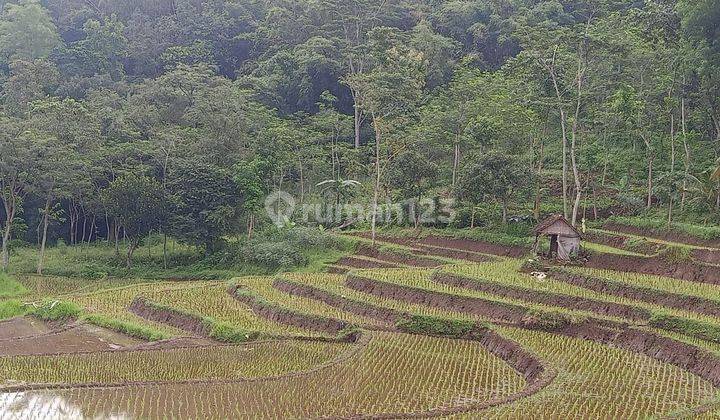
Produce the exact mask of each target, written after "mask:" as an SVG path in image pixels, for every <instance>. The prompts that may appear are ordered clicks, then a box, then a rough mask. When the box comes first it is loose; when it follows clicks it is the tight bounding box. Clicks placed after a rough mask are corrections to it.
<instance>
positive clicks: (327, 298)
mask: <svg viewBox="0 0 720 420" xmlns="http://www.w3.org/2000/svg"><path fill="white" fill-rule="evenodd" d="M273 287H274V288H276V289H278V290H281V291H283V292H285V293H288V294H291V295H293V296H301V297H304V298H308V299H313V300H316V301H319V302H323V303H325V304H327V305H330V306H332V307H335V308H338V309H341V310H343V311H345V312H350V313H352V314H355V315H359V316H364V317H367V318H370V319H374V320H377V321H380V322H382V323H384V324H390V325H394V324H395V323H397V322H398V321H399V320H400V319H402V318H403V317H405V316H407V314H405V313H402V312H400V311H395V310H392V309H388V308H382V307H379V306H373V305H370V304H368V303H366V302H360V301H356V300H352V299H348V298H346V297H342V296H338V295H335V294H333V293H330V292H327V291H325V290H322V289H318V288H315V287H312V286H308V285H305V284H299V283H295V282H292V281H288V280H282V279H278V280H275V281H274V282H273Z"/></svg>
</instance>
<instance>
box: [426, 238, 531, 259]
mask: <svg viewBox="0 0 720 420" xmlns="http://www.w3.org/2000/svg"><path fill="white" fill-rule="evenodd" d="M419 243H421V244H424V245H431V246H437V247H442V248H450V249H459V250H463V251H471V252H479V253H481V254H490V255H497V256H500V257H511V258H522V257H524V256H526V255H527V254H528V253H529V252H530V249H529V248H523V247H518V246H504V245H498V244H493V243H490V242H480V241H474V240H471V239H454V238H446V237H442V236H428V237H425V238H422V239H420V240H419Z"/></svg>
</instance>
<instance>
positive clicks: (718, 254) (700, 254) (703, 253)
mask: <svg viewBox="0 0 720 420" xmlns="http://www.w3.org/2000/svg"><path fill="white" fill-rule="evenodd" d="M690 255H691V256H692V257H693V258H694V259H695V260H697V261H700V262H703V263H707V264H717V265H720V250H717V251H716V250H712V249H693V250H692V251H691V253H690Z"/></svg>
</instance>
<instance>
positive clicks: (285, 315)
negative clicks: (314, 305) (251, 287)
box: [228, 286, 357, 341]
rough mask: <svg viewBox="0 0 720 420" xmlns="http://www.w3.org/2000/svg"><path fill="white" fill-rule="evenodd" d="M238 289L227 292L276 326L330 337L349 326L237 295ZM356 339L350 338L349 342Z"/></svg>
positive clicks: (330, 319) (342, 322) (248, 296)
mask: <svg viewBox="0 0 720 420" xmlns="http://www.w3.org/2000/svg"><path fill="white" fill-rule="evenodd" d="M239 289H241V287H240V286H233V287H231V288H230V289H229V290H228V293H230V294H231V295H232V297H234V298H235V299H236V300H238V301H239V302H241V303H243V304H245V305H247V306H248V307H250V309H252V311H253V312H254V313H255V314H256V315H258V316H260V317H263V318H265V319H268V320H270V321H273V322H276V323H278V324H283V325H291V326H293V327H298V328H303V329H306V330H311V331H317V332H320V333H324V334H330V335H337V334H339V333H340V332H342V331H343V330H346V329H347V328H348V327H350V326H351V325H350V324H349V323H347V322H345V321H341V320H339V319H333V318H325V317H319V316H313V315H307V314H303V313H300V312H295V311H291V310H289V309H286V308H283V307H281V306H277V305H273V304H270V303H267V302H264V301H262V300H260V299H258V298H256V297H254V296H251V295H244V294H238V293H237V291H238V290H239ZM356 338H357V337H351V341H354V340H355V339H356Z"/></svg>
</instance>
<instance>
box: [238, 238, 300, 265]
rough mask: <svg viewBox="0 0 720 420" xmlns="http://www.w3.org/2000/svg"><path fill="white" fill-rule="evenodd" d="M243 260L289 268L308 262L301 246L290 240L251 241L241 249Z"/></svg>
mask: <svg viewBox="0 0 720 420" xmlns="http://www.w3.org/2000/svg"><path fill="white" fill-rule="evenodd" d="M240 257H241V258H242V260H243V261H244V262H247V263H251V264H257V265H261V266H263V267H267V268H272V269H275V268H289V267H298V266H301V265H304V264H307V258H306V257H305V255H303V253H302V251H300V248H299V247H298V246H296V245H294V244H292V243H290V242H287V241H282V242H256V241H253V242H250V243H248V244H247V245H245V246H244V247H242V250H241V256H240Z"/></svg>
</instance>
